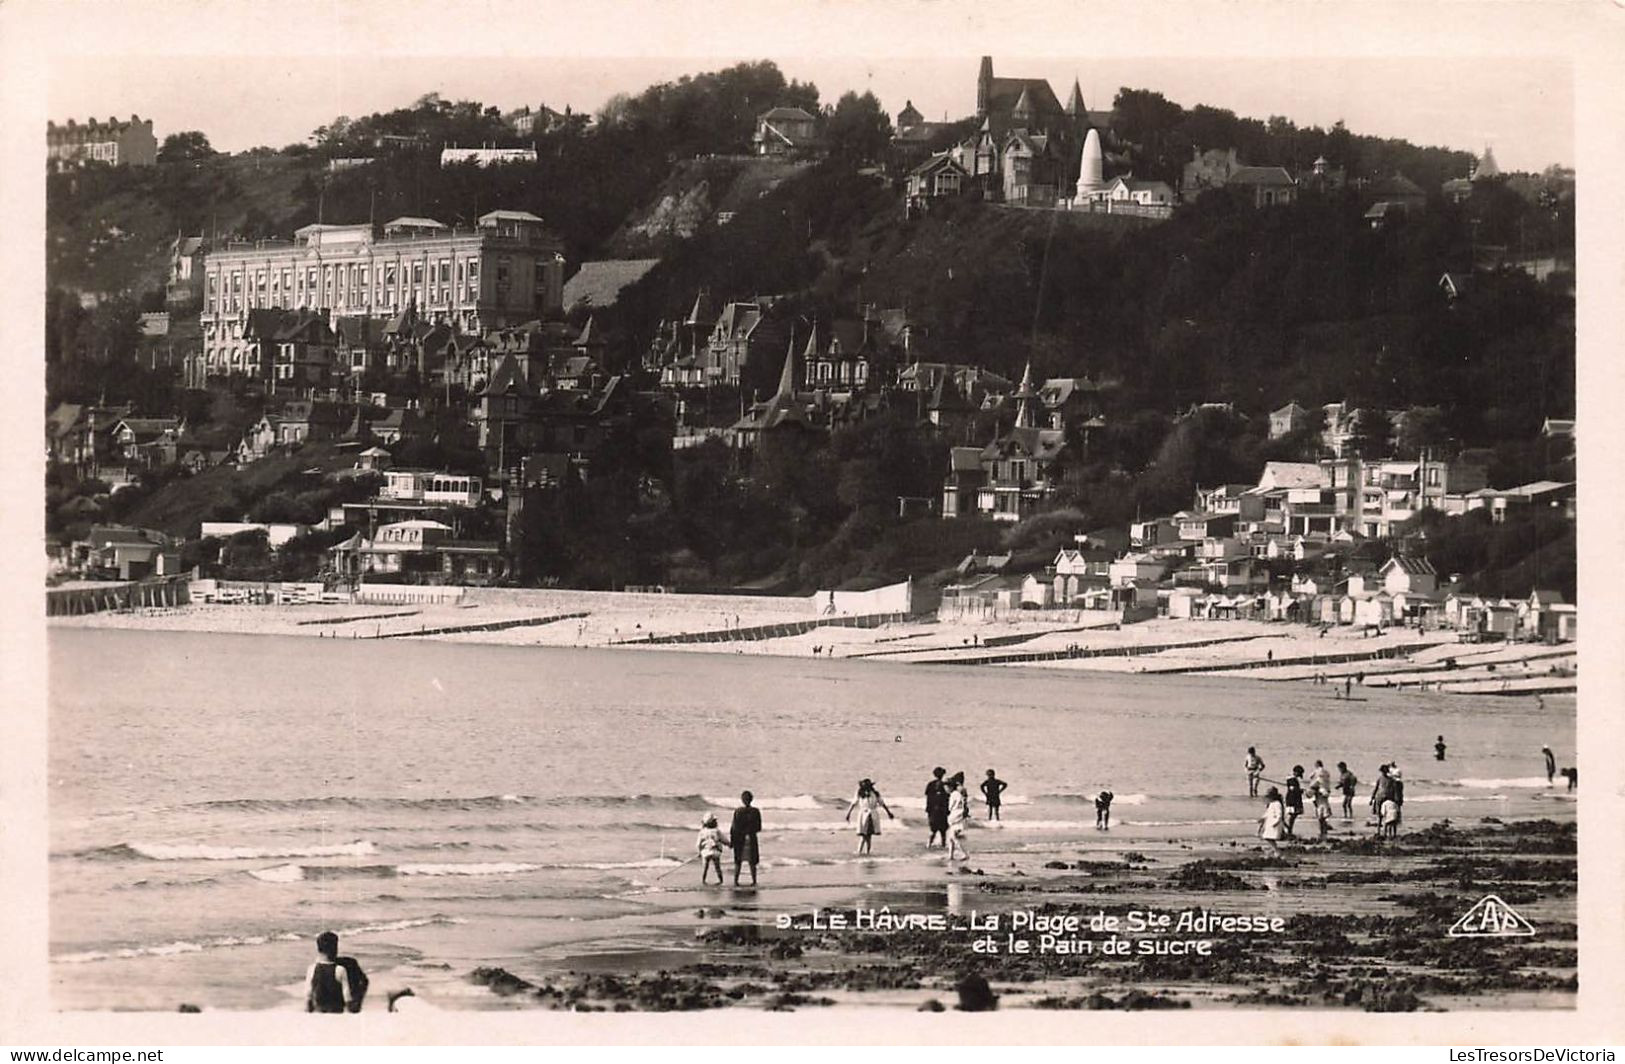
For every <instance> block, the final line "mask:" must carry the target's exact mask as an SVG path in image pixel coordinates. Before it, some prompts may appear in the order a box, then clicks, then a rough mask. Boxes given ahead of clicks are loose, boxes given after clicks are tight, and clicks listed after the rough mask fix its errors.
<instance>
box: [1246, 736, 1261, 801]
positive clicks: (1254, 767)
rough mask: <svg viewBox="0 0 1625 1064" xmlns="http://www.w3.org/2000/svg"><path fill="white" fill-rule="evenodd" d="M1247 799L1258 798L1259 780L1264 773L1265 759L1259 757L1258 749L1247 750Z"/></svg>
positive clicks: (1250, 748) (1249, 748) (1251, 747)
mask: <svg viewBox="0 0 1625 1064" xmlns="http://www.w3.org/2000/svg"><path fill="white" fill-rule="evenodd" d="M1246 767H1247V797H1249V798H1257V797H1258V779H1259V776H1260V775H1261V774H1262V773H1263V771H1264V759H1263V758H1261V757H1259V756H1258V748H1257V747H1256V746H1249V747H1248V748H1247V762H1246Z"/></svg>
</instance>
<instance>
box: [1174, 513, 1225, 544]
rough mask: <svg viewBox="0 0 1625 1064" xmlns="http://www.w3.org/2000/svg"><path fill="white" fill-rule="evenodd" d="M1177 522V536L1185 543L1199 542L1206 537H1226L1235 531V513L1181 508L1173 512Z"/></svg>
mask: <svg viewBox="0 0 1625 1064" xmlns="http://www.w3.org/2000/svg"><path fill="white" fill-rule="evenodd" d="M1174 520H1175V521H1176V522H1178V524H1179V538H1180V539H1182V540H1184V541H1185V542H1186V543H1199V542H1201V541H1202V540H1206V539H1226V538H1230V537H1233V536H1234V535H1235V532H1236V515H1235V514H1220V513H1206V512H1192V511H1190V510H1181V511H1180V512H1179V513H1177V514H1174Z"/></svg>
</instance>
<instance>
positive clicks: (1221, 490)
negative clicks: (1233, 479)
mask: <svg viewBox="0 0 1625 1064" xmlns="http://www.w3.org/2000/svg"><path fill="white" fill-rule="evenodd" d="M1252 487H1253V485H1251V484H1220V485H1219V486H1218V487H1214V488H1202V487H1198V488H1197V489H1196V509H1197V512H1199V513H1207V514H1216V515H1220V516H1224V515H1228V516H1232V517H1234V518H1236V520H1237V522H1239V523H1240V524H1243V525H1246V524H1248V523H1250V522H1254V521H1262V520H1263V519H1264V500H1263V498H1262V497H1261V496H1259V495H1257V494H1255V493H1253V492H1252V490H1251V489H1252Z"/></svg>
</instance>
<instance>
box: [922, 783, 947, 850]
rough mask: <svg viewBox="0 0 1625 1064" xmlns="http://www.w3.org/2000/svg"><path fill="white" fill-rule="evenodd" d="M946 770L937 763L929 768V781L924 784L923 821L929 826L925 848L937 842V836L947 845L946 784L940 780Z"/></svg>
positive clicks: (929, 847)
mask: <svg viewBox="0 0 1625 1064" xmlns="http://www.w3.org/2000/svg"><path fill="white" fill-rule="evenodd" d="M947 774H948V770H947V769H945V768H943V767H942V766H941V765H938V766H937V767H936V768H934V769H932V770H931V782H930V783H927V784H926V785H925V822H926V823H927V824H928V825H929V826H930V828H931V837H930V838H928V839H926V840H925V848H926V849H928V850H929V849H931V848H932V847H934V846H935V845H936V844H937V837H938V836H939V835H940V836H941V837H942V844H943V845H944V846H947V845H948V786H947V784H945V783H943V782H942V777H944V776H946V775H947Z"/></svg>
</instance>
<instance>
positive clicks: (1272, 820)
mask: <svg viewBox="0 0 1625 1064" xmlns="http://www.w3.org/2000/svg"><path fill="white" fill-rule="evenodd" d="M1264 802H1265V805H1264V815H1263V816H1261V817H1259V818H1258V837H1259V838H1261V839H1263V840H1264V845H1265V846H1268V847H1269V849H1270V854H1271V856H1279V855H1280V852H1281V845H1280V843H1281V836H1282V825H1283V824H1284V823H1285V821H1286V809H1285V807H1284V806H1283V805H1282V802H1281V792H1280V791H1278V790H1276V789H1275V788H1274V787H1271V788H1270V789H1269V790H1267V791H1265V792H1264Z"/></svg>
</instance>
